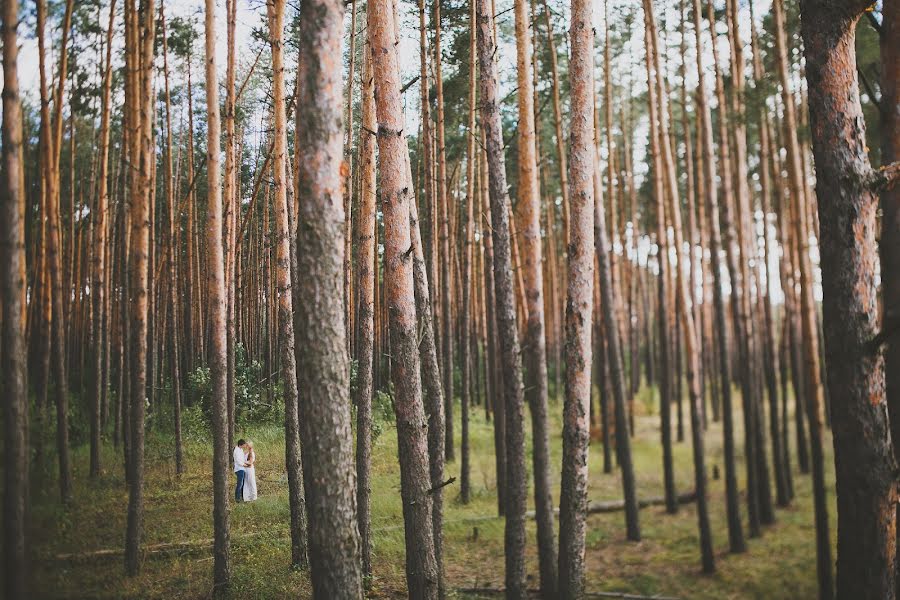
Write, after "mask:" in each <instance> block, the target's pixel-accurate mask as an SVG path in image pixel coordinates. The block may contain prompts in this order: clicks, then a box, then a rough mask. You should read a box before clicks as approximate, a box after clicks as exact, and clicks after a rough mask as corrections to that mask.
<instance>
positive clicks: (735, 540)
mask: <svg viewBox="0 0 900 600" xmlns="http://www.w3.org/2000/svg"><path fill="white" fill-rule="evenodd" d="M693 8H694V10H693V18H694V31H695V38H696V39H695V41H696V44H697V49H698V51H697V81H698V83H697V89H698V93H697V112H698V114H699V120H700V132H701V141H702V145H701V148H700V151H701V153H702V156H703V172H702V181H703V188H704V191H705V192H706V198H704V200H703V202H704V203H705V204H706V206H707V207H708V208H707V210H708V212H707V215H708V217H709V231H710V246H709V252H710V258H711V263H712V264H711V270H712V272H713V286H712V287H713V303H714V305H715V328H714V329H715V332H716V343H717V344H718V347H719V352H718V358H719V373H720V379H721V381H722V382H724V384H723V385H721V386H719V388H720V389H719V392H720V394H721V408H722V410H721V413H722V432H723V433H722V435H723V442H722V445H723V449H724V460H725V508H726V513H727V517H728V544H729V549H730V550H731V552H734V553H737V552H744V551H746V549H747V545H746V542H745V541H744V529H743V526H742V525H741V512H740V499H739V493H738V486H737V472H736V469H737V467H736V465H735V452H734V414H733V411H732V407H731V401H732V398H731V384H730V382H731V361H730V359H729V356H728V352H726V351H725V350H724V349H725V348H728V347H729V340H728V327H727V323H726V314H725V293H724V290H723V289H722V283H723V282H722V267H723V265H722V259H721V250H722V232H721V229H720V226H719V198H718V190H717V188H716V165H715V161H714V159H713V132H712V117H711V115H710V108H709V102H708V101H707V97H706V84H705V79H706V78H705V76H704V73H705V71H704V68H703V64H702V58H701V57H702V56H703V39H702V35H701V31H702V30H701V27H700V15H701V14H702V11H701V8H700V0H693ZM714 405H715V404H714Z"/></svg>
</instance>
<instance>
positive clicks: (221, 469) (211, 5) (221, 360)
mask: <svg viewBox="0 0 900 600" xmlns="http://www.w3.org/2000/svg"><path fill="white" fill-rule="evenodd" d="M205 39H206V110H207V118H206V119H207V131H206V146H207V147H206V177H207V181H208V182H209V183H208V185H207V197H206V202H207V206H206V212H207V214H206V219H207V221H206V249H205V253H206V260H207V280H206V291H207V301H208V302H207V309H208V310H209V327H210V338H209V341H210V343H209V370H210V383H211V385H212V400H213V407H212V429H213V533H214V537H215V540H214V543H213V556H214V566H213V591H214V596H216V597H219V598H225V597H226V596H227V594H228V587H229V584H230V580H231V558H230V551H231V550H230V544H231V542H230V539H229V536H230V532H229V523H228V521H229V519H228V488H229V486H228V483H229V481H230V477H229V475H230V474H231V469H230V468H229V467H230V464H231V460H230V458H231V456H230V454H229V452H228V449H229V423H228V344H227V342H226V340H225V338H226V329H225V328H226V324H225V321H226V310H227V306H226V303H227V293H226V290H225V255H224V250H223V247H222V188H221V186H220V182H219V178H220V177H221V168H220V159H219V154H220V148H221V146H220V136H221V124H220V119H219V78H218V74H217V72H216V4H215V0H206V12H205Z"/></svg>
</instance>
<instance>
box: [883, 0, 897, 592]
mask: <svg viewBox="0 0 900 600" xmlns="http://www.w3.org/2000/svg"><path fill="white" fill-rule="evenodd" d="M881 14H882V19H881V28H882V29H881V65H882V66H881V69H882V73H883V75H882V78H881V162H882V164H884V165H887V164H890V163H892V162H893V161H896V160H898V159H900V5H898V4H897V3H896V2H892V3H888V4H885V5H883V6H882V11H881ZM881 211H882V216H881V240H880V252H881V256H880V257H881V272H882V274H883V275H882V279H881V285H882V288H881V293H882V304H881V305H882V307H883V311H884V312H883V315H882V328H884V327H885V326H888V324H889V323H893V322H898V320H900V277H898V276H900V188H897V187H896V186H895V187H894V188H893V189H888V190H885V191H883V192H882V193H881ZM884 366H885V369H884V383H885V394H886V396H887V403H888V413H889V414H890V415H891V416H893V418H892V419H890V423H891V440H892V441H893V444H894V456H895V457H898V458H900V343H898V342H897V341H896V338H895V339H894V340H891V342H889V343H888V345H887V347H886V348H885V351H884ZM897 513H898V515H900V507H898V509H897ZM898 544H900V538H898ZM895 560H896V556H895ZM898 568H900V565H898ZM897 585H900V582H898V583H897ZM895 593H896V592H895Z"/></svg>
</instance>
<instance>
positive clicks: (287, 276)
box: [266, 0, 308, 567]
mask: <svg viewBox="0 0 900 600" xmlns="http://www.w3.org/2000/svg"><path fill="white" fill-rule="evenodd" d="M284 4H285V0H269V1H268V2H266V13H267V17H268V22H269V43H270V44H271V47H272V110H273V112H274V113H275V118H274V122H275V131H274V137H275V143H274V150H273V153H274V159H273V163H272V170H273V177H272V179H273V187H274V188H275V198H274V200H275V201H274V205H273V208H274V210H275V231H276V250H275V254H276V258H275V281H276V283H275V285H276V288H277V295H278V345H279V354H280V356H279V363H280V366H281V369H280V377H281V388H282V393H283V394H284V436H285V465H286V470H287V477H288V504H289V505H290V511H291V565H292V566H294V567H305V566H306V565H307V563H308V556H307V542H306V526H307V523H306V505H305V503H304V498H303V465H302V455H301V452H300V432H299V429H300V423H299V416H298V402H299V399H298V392H297V363H296V354H295V346H294V308H293V297H292V296H293V294H292V285H291V284H292V282H291V242H290V236H291V231H290V227H289V225H288V222H289V221H288V200H287V188H288V179H287V129H286V126H285V121H286V120H287V114H286V110H285V92H284V55H283V46H284Z"/></svg>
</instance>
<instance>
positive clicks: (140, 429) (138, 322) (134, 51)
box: [125, 0, 156, 575]
mask: <svg viewBox="0 0 900 600" xmlns="http://www.w3.org/2000/svg"><path fill="white" fill-rule="evenodd" d="M134 11H135V6H134V2H133V0H132V1H129V2H127V3H126V10H125V15H126V19H127V21H126V26H127V25H128V24H129V23H130V24H131V33H132V37H131V41H132V43H133V46H132V47H131V51H129V52H126V55H125V56H126V61H127V62H128V67H127V68H128V69H129V70H130V71H131V72H132V76H133V77H134V78H135V83H136V84H137V87H136V89H135V92H136V94H135V96H133V97H131V98H128V99H127V100H126V107H127V109H126V110H128V111H129V112H133V114H134V115H135V116H137V117H138V118H136V119H134V120H133V121H132V123H131V124H132V126H133V127H134V129H132V133H133V137H132V138H131V143H132V154H131V160H132V164H135V165H138V170H137V172H135V173H134V174H133V175H132V188H131V190H130V195H131V202H130V207H129V210H130V217H131V248H130V250H131V254H130V256H129V263H128V289H129V296H130V302H131V310H130V312H129V317H130V319H131V329H130V334H131V338H130V340H129V341H130V349H129V354H130V359H131V380H130V382H131V387H130V389H129V392H128V393H129V396H130V404H131V409H130V417H131V420H130V423H129V426H130V440H131V455H130V457H129V458H130V462H131V480H130V482H129V489H128V525H127V529H126V532H125V572H126V573H127V574H128V575H135V574H137V573H138V571H139V570H140V544H141V537H142V534H143V519H144V490H143V486H144V412H145V399H146V398H147V386H148V385H150V384H151V382H150V381H149V380H148V373H147V365H148V360H147V348H148V331H147V312H148V299H149V281H148V280H149V264H150V263H149V254H150V218H151V213H150V203H151V201H150V198H151V194H152V176H153V166H152V165H153V163H154V162H155V155H154V145H153V122H152V114H151V113H152V109H151V102H152V95H153V68H152V65H153V51H154V46H153V42H154V37H155V28H156V27H155V26H156V11H155V10H154V7H153V0H143V1H142V2H141V3H140V7H139V8H138V12H137V13H135V12H134ZM135 28H137V29H135ZM128 37H129V36H128V35H127V34H126V38H128ZM129 58H130V59H131V60H129ZM129 100H130V103H129V102H128V101H129ZM133 118H134V117H133Z"/></svg>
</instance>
